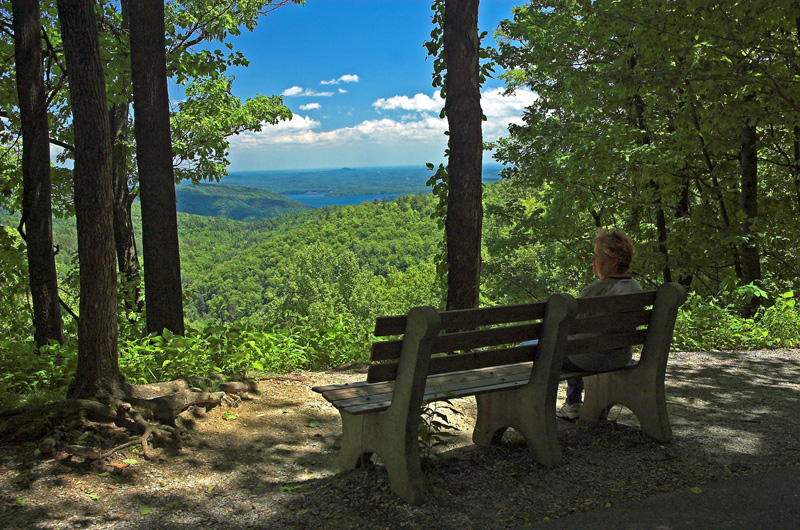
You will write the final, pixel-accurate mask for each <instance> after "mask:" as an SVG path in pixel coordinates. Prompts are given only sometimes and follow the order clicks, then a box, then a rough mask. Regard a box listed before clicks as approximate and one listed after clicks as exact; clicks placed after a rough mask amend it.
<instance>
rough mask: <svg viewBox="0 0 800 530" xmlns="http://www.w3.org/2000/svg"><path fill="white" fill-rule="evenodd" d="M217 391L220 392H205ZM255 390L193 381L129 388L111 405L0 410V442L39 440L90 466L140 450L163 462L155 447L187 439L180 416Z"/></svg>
mask: <svg viewBox="0 0 800 530" xmlns="http://www.w3.org/2000/svg"><path fill="white" fill-rule="evenodd" d="M214 386H216V387H217V388H219V389H220V390H218V391H215V392H207V391H203V390H200V388H213V387H214ZM254 391H255V385H254V384H253V383H249V382H233V383H221V382H220V380H219V379H216V380H215V379H204V378H192V379H185V380H179V381H170V382H165V383H157V384H152V385H142V386H136V387H130V390H129V392H128V393H127V394H126V395H124V396H119V397H118V398H115V399H111V400H107V402H102V401H99V400H98V401H95V400H88V399H66V400H64V401H58V402H54V403H47V404H44V405H31V406H28V407H22V408H18V409H14V410H8V411H0V441H3V442H23V441H38V442H39V449H40V451H41V452H42V453H43V454H50V453H53V452H55V451H56V450H57V449H58V448H63V450H64V452H65V453H66V454H68V455H71V456H77V457H81V458H83V459H84V460H86V461H89V462H95V461H101V460H105V459H107V458H109V457H111V455H113V454H114V453H117V452H119V451H122V450H124V449H127V448H129V447H131V446H134V445H141V447H142V456H144V458H146V459H149V460H152V459H156V458H158V457H156V456H155V455H154V453H153V452H152V447H153V445H154V444H155V445H164V444H169V443H172V444H180V443H181V441H183V440H184V439H186V438H188V433H187V432H186V431H185V430H183V429H181V428H180V427H179V425H178V423H177V421H176V420H177V418H178V415H179V414H181V413H182V412H184V411H186V410H188V409H189V408H192V407H196V408H201V409H205V411H209V410H211V409H212V408H214V407H216V406H219V405H220V404H222V403H227V404H233V403H234V400H235V399H238V396H237V394H240V393H244V392H254ZM131 436H135V438H134V439H130V437H131ZM115 440H116V442H115V443H114V444H113V445H112V446H111V447H109V441H112V442H114V441H115ZM122 440H125V441H124V442H122Z"/></svg>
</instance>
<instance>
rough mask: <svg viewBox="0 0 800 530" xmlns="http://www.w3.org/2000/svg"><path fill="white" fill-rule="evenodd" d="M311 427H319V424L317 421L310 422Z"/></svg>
mask: <svg viewBox="0 0 800 530" xmlns="http://www.w3.org/2000/svg"><path fill="white" fill-rule="evenodd" d="M308 426H309V427H319V422H318V421H317V420H312V421H310V422H308Z"/></svg>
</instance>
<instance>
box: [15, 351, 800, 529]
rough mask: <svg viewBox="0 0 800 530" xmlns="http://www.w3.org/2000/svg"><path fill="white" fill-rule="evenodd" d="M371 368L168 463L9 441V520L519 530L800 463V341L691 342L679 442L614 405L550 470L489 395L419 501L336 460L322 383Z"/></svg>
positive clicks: (226, 420) (677, 400)
mask: <svg viewBox="0 0 800 530" xmlns="http://www.w3.org/2000/svg"><path fill="white" fill-rule="evenodd" d="M361 378H363V374H361V373H357V372H353V371H330V372H313V373H311V372H307V373H298V374H290V375H288V376H286V377H278V378H272V379H266V380H263V381H260V383H259V385H258V390H259V393H257V394H251V395H249V396H247V397H246V398H245V399H243V400H241V401H239V402H238V403H234V404H231V405H226V406H220V407H217V408H214V409H212V410H211V411H209V412H207V413H204V414H198V415H193V414H192V413H190V412H187V413H184V416H186V418H185V421H186V424H187V425H188V426H189V427H190V428H191V429H192V432H193V437H192V441H191V442H190V443H188V444H185V445H184V446H182V447H180V448H177V449H176V448H169V447H167V448H157V450H156V451H155V452H156V454H157V455H158V456H160V457H161V458H163V460H157V461H147V460H145V459H144V458H143V457H142V456H141V454H139V453H137V452H136V450H135V449H134V448H132V449H130V450H127V451H125V452H121V453H119V454H115V455H113V456H112V457H111V459H110V462H109V463H108V464H107V465H105V466H103V467H92V466H89V465H88V464H87V463H85V462H82V461H81V459H80V458H77V457H70V456H68V455H66V454H58V455H55V456H53V455H49V456H48V457H43V456H41V455H38V454H37V452H36V445H35V444H31V445H23V446H0V528H7V529H12V528H13V529H16V528H33V529H52V528H115V529H117V528H119V529H146V528H147V529H150V528H168V529H172V528H175V529H178V528H217V529H227V528H264V529H266V528H271V529H282V528H315V529H319V528H328V529H334V530H339V529H342V530H344V529H350V528H392V529H394V528H421V527H429V528H440V529H451V528H452V529H456V528H457V529H470V528H474V529H505V528H519V527H521V526H524V525H526V524H530V523H534V522H538V521H542V520H545V519H548V518H550V519H553V518H557V517H563V516H566V515H569V514H571V513H575V512H581V511H586V510H591V509H595V508H602V507H604V506H610V505H612V504H616V503H620V502H623V501H626V500H629V499H635V498H642V497H648V496H651V495H654V494H658V493H662V492H668V491H675V490H680V489H684V488H692V487H695V486H702V484H704V483H707V482H710V481H715V480H721V479H725V478H729V477H731V476H734V475H740V474H749V473H754V472H758V471H764V470H768V469H776V468H779V467H785V466H788V465H793V464H797V463H799V462H800V414H798V412H800V350H799V349H782V350H768V351H736V352H712V353H698V352H678V353H674V354H672V355H671V357H670V364H669V368H668V376H667V382H666V387H667V393H668V408H669V413H670V418H671V421H672V426H673V434H674V437H675V439H674V440H673V441H672V442H671V443H668V444H659V443H657V442H655V441H653V440H651V439H649V438H647V437H646V436H644V435H643V434H642V433H641V432H640V431H639V430H638V428H637V426H636V420H635V418H634V417H633V416H632V415H631V414H630V413H628V412H627V411H625V410H622V409H621V408H620V407H615V408H614V409H613V410H612V412H611V414H610V416H609V419H610V420H612V421H609V422H606V423H602V424H598V425H587V424H581V423H580V422H569V421H564V420H559V429H560V435H559V441H560V443H561V446H562V449H563V451H564V464H562V465H561V466H560V467H558V468H556V469H546V468H544V467H542V466H540V465H538V464H536V463H535V462H533V461H532V459H531V458H530V454H529V453H528V450H527V448H526V447H525V446H524V443H522V442H521V440H520V438H519V437H518V436H516V435H515V434H514V433H513V432H511V433H509V434H507V435H506V438H505V439H504V442H503V443H502V444H501V445H500V446H498V447H494V448H491V449H478V448H475V447H474V446H472V445H471V442H470V435H471V425H472V421H473V420H474V400H473V399H471V398H470V399H463V400H456V401H455V402H454V403H455V405H456V407H457V408H458V409H459V410H461V411H462V412H463V413H464V415H463V416H457V415H454V414H451V416H450V417H451V420H450V421H451V423H452V424H453V425H454V426H455V427H457V428H459V429H460V430H459V431H458V432H456V434H457V436H455V437H453V438H452V439H451V441H450V444H449V445H448V446H447V447H442V448H438V449H437V450H436V451H435V453H436V455H437V456H435V457H432V458H430V459H428V460H426V477H427V489H428V495H429V500H428V502H426V503H425V504H424V505H422V506H415V507H412V506H409V505H406V504H404V503H402V502H401V501H399V500H398V499H397V498H396V497H395V496H394V495H393V494H392V492H391V491H390V490H389V488H388V484H387V482H386V473H385V470H384V469H383V467H382V466H380V465H372V466H369V467H368V468H361V469H357V470H355V471H348V472H343V471H341V470H340V469H339V468H338V467H337V466H336V452H337V449H338V443H339V437H340V434H341V422H340V419H339V415H338V413H337V412H336V410H335V409H334V408H333V407H331V406H330V405H329V404H327V403H326V402H325V401H324V400H323V399H322V398H321V397H320V396H319V395H317V394H315V393H314V392H312V391H311V387H312V386H314V385H317V384H322V383H333V382H343V381H350V380H358V379H361ZM561 393H562V397H563V388H562V389H561ZM559 401H560V400H559ZM126 460H127V462H125V461H126Z"/></svg>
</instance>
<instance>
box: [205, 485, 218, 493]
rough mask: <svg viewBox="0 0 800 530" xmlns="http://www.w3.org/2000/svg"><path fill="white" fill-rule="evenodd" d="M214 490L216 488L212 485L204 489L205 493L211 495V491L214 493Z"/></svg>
mask: <svg viewBox="0 0 800 530" xmlns="http://www.w3.org/2000/svg"><path fill="white" fill-rule="evenodd" d="M214 488H216V486H214V485H211V486H209V487H208V488H206V491H207V492H209V493H211V492H212V491H214Z"/></svg>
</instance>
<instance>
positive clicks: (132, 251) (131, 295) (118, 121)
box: [109, 0, 144, 313]
mask: <svg viewBox="0 0 800 530" xmlns="http://www.w3.org/2000/svg"><path fill="white" fill-rule="evenodd" d="M128 6H129V2H128V0H122V1H121V2H120V13H121V15H122V30H123V31H122V32H120V34H121V35H124V34H125V33H126V32H129V31H130V23H129V17H128V10H129V7H128ZM120 40H121V41H122V39H120ZM122 44H124V42H122ZM129 82H130V80H128V79H127V78H126V79H124V80H122V81H121V82H120V84H123V85H124V84H125V83H129ZM130 104H131V102H130V99H129V98H125V101H124V102H122V103H114V104H112V105H111V110H110V111H109V119H110V120H111V181H112V183H113V188H114V244H115V246H116V248H117V265H118V267H119V272H120V273H121V274H122V277H123V282H125V283H126V284H127V285H128V286H130V288H131V289H130V291H129V290H128V289H126V290H125V294H124V296H125V306H126V307H127V308H128V309H129V310H131V311H135V312H137V313H141V312H142V310H143V309H144V300H143V299H142V293H141V288H140V287H139V281H140V279H141V276H140V270H141V267H140V266H139V252H138V249H137V248H136V237H135V235H134V231H133V220H132V219H131V206H132V205H133V200H134V196H133V194H131V189H130V187H129V186H128V177H129V171H128V162H129V161H130V159H131V150H130V148H129V146H128V143H129V142H128V140H129V138H130V136H131V128H130V124H129V121H128V116H129V112H128V108H129V107H130Z"/></svg>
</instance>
